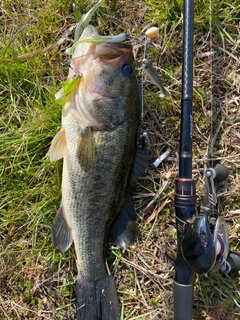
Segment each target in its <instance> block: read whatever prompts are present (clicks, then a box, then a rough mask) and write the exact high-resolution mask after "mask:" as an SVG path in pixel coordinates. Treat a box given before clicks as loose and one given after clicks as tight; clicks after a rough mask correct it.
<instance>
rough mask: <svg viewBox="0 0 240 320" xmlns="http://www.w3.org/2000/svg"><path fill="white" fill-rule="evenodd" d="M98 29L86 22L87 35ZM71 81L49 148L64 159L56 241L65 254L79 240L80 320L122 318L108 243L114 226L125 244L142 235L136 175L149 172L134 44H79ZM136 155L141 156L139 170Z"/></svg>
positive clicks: (54, 232)
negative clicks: (141, 141) (140, 144)
mask: <svg viewBox="0 0 240 320" xmlns="http://www.w3.org/2000/svg"><path fill="white" fill-rule="evenodd" d="M95 34H97V32H96V30H95V28H94V27H93V26H91V25H88V26H87V27H86V28H85V29H84V31H83V34H82V36H81V39H84V38H89V37H91V36H93V35H95ZM68 84H69V88H71V89H69V90H68V91H67V96H66V97H65V100H64V99H63V101H64V105H63V112H62V128H61V130H60V132H59V133H58V134H57V135H56V136H55V138H54V139H53V141H52V144H51V147H50V150H49V154H50V159H51V161H55V160H58V159H60V158H63V159H64V160H63V174H62V202H61V205H60V208H59V210H58V212H57V214H56V217H55V220H54V223H53V226H52V241H53V244H54V245H55V247H56V248H58V249H60V250H61V251H62V252H65V251H66V250H67V249H68V248H69V247H70V245H71V244H72V242H74V246H75V251H76V256H77V269H78V279H77V286H76V300H77V302H76V304H77V319H83V320H98V319H99V320H100V319H101V320H117V319H119V303H118V297H117V291H116V287H115V283H114V280H113V277H112V276H111V275H109V274H108V271H107V268H106V264H105V263H106V262H105V260H106V244H107V240H108V236H109V232H110V230H111V229H112V234H113V238H114V240H116V242H117V244H118V245H120V246H122V247H126V246H127V245H129V244H131V243H132V242H133V241H134V240H135V238H136V234H137V227H136V225H135V222H134V208H133V202H132V198H131V195H130V180H131V176H132V175H133V178H132V180H134V179H135V178H136V175H141V174H142V173H143V170H142V159H145V158H146V157H145V154H144V152H141V151H140V152H137V135H138V127H139V121H140V114H139V113H140V108H139V99H138V89H137V83H136V78H135V73H134V58H133V54H132V48H131V46H130V45H129V44H119V43H115V44H114V43H109V44H95V43H79V44H78V45H77V46H76V47H75V51H74V53H73V56H72V61H71V66H70V69H69V75H68ZM70 84H71V85H70ZM140 149H141V148H140ZM137 153H138V154H139V158H140V160H139V161H137V162H136V165H135V169H134V170H133V167H134V159H135V157H136V154H137ZM133 171H135V173H132V172H133ZM134 176H135V177H134Z"/></svg>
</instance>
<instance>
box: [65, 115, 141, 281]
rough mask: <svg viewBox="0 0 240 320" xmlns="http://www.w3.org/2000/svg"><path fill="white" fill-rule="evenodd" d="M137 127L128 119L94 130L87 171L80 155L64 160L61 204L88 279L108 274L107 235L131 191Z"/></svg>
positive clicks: (80, 268) (82, 271)
mask: <svg viewBox="0 0 240 320" xmlns="http://www.w3.org/2000/svg"><path fill="white" fill-rule="evenodd" d="M69 127H70V128H71V131H70V130H69V132H71V134H69V140H70V139H71V137H72V136H74V131H73V126H72V123H71V122H69ZM134 129H135V130H136V128H134V125H132V124H131V122H130V119H129V120H127V121H125V122H124V123H123V124H121V125H120V126H118V127H117V128H116V129H115V130H114V131H104V132H100V131H98V132H94V133H93V140H94V143H93V145H94V146H95V152H94V153H95V154H96V157H95V159H94V165H93V166H92V168H91V169H90V170H89V171H88V172H85V171H83V170H79V162H78V159H77V157H75V156H71V155H69V156H67V157H66V159H64V169H63V184H64V188H63V189H62V203H64V211H65V212H68V216H67V221H68V224H69V226H70V228H71V229H72V237H73V239H74V243H75V248H76V254H77V260H78V269H79V270H80V272H81V273H82V276H83V277H84V278H85V279H91V280H92V281H98V280H99V279H101V278H102V277H103V275H102V274H100V272H103V273H104V275H105V276H106V268H105V245H106V240H107V239H106V238H107V237H108V233H109V228H110V225H111V224H112V223H113V222H114V220H115V219H116V218H117V217H118V215H119V214H120V213H121V211H122V209H123V206H124V205H125V203H126V199H127V195H128V192H129V189H128V185H129V178H130V173H131V169H132V164H133V160H134V155H135V152H136V150H135V145H136V141H135V134H134V131H135V130H134ZM76 131H78V128H77V126H76ZM66 132H68V130H66ZM131 140H132V141H131ZM73 143H74V142H73ZM67 144H69V141H68V134H67ZM76 153H77V152H73V154H76ZM65 160H66V161H65ZM79 230H81V233H80V232H79ZM86 239H87V240H86ZM93 250H94V252H93ZM96 263H99V264H101V268H100V267H99V268H97V269H98V273H96V265H95V264H96Z"/></svg>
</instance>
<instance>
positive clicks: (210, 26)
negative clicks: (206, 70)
mask: <svg viewBox="0 0 240 320" xmlns="http://www.w3.org/2000/svg"><path fill="white" fill-rule="evenodd" d="M209 6H210V7H209V31H210V52H211V53H212V52H213V35H212V0H209ZM210 106H211V128H210V157H211V167H212V168H213V147H214V146H213V54H211V55H210Z"/></svg>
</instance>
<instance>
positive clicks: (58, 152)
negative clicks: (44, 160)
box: [48, 128, 67, 162]
mask: <svg viewBox="0 0 240 320" xmlns="http://www.w3.org/2000/svg"><path fill="white" fill-rule="evenodd" d="M66 154H67V143H66V133H65V130H64V129H63V128H62V129H61V130H60V131H59V132H58V133H57V134H56V136H55V137H54V138H53V141H52V143H51V146H50V149H49V151H48V155H49V156H50V161H51V162H53V161H57V160H59V159H61V158H63V157H65V155H66Z"/></svg>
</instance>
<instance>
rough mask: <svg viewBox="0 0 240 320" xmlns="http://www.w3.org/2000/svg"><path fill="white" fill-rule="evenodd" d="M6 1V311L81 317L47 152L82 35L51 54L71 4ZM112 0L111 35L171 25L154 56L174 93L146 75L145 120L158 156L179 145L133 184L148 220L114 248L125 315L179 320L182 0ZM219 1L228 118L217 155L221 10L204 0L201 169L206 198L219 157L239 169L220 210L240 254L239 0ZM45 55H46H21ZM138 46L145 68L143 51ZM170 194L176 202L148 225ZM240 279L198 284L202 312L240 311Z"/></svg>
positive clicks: (1, 49)
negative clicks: (55, 225)
mask: <svg viewBox="0 0 240 320" xmlns="http://www.w3.org/2000/svg"><path fill="white" fill-rule="evenodd" d="M0 3H1V5H0V8H1V11H0V17H1V20H0V30H1V37H0V114H1V116H0V190H1V196H0V318H1V319H4V320H5V319H11V320H15V319H74V313H75V307H74V299H75V295H74V283H75V276H76V265H75V253H74V250H73V248H71V249H70V250H69V251H68V252H66V253H65V254H64V255H62V254H61V253H60V252H58V251H56V250H55V249H54V248H53V246H52V244H51V240H50V230H51V224H52V221H53V218H54V215H55V213H56V211H57V209H58V206H59V203H60V200H61V194H60V186H61V170H62V169H61V161H59V162H56V163H50V161H49V159H48V157H47V156H46V154H47V151H48V148H49V146H50V143H51V140H52V138H53V137H54V135H55V134H56V132H57V131H58V130H59V128H60V126H61V107H60V106H59V105H57V104H56V102H55V98H54V94H55V93H56V92H57V91H58V90H59V89H60V82H61V81H64V80H65V79H66V76H67V64H68V60H67V59H68V57H67V56H66V54H65V49H66V48H67V47H69V46H70V45H71V42H70V41H66V42H65V43H64V44H63V45H62V46H60V47H57V48H56V47H55V48H50V49H49V50H47V51H45V52H43V53H41V50H42V49H43V48H46V47H47V46H49V45H51V44H53V43H54V42H55V41H56V40H58V39H59V38H60V37H61V35H62V34H63V32H64V31H65V30H66V29H67V28H68V27H70V25H71V24H73V23H75V18H74V15H73V12H72V7H71V3H70V2H69V1H67V0H60V1H57V0H48V1H33V0H27V1H22V0H15V1H10V0H4V1H0ZM76 3H77V5H78V7H79V9H80V11H81V12H82V13H85V12H87V10H88V9H89V8H90V7H91V3H89V2H88V1H80V0H79V1H77V2H76ZM106 3H107V5H106V7H105V8H103V9H102V13H101V12H100V13H97V14H96V15H95V16H94V18H93V24H94V25H96V26H98V30H99V32H100V33H101V34H103V35H105V34H110V33H112V34H118V33H120V32H122V31H126V32H131V33H132V34H134V33H135V34H136V35H137V36H138V35H139V34H140V35H141V30H142V29H143V28H144V27H146V26H147V25H149V24H151V23H153V24H154V25H158V26H159V27H160V37H159V39H158V40H157V41H155V42H154V44H151V45H149V48H148V49H147V52H146V54H147V57H149V58H150V59H151V60H152V62H153V64H154V65H155V66H156V67H157V68H158V70H159V71H161V74H162V77H163V79H164V83H165V86H166V88H167V89H168V90H169V92H170V93H171V96H170V98H167V99H161V98H160V97H159V94H158V90H157V89H156V88H155V87H154V86H153V85H151V84H150V83H148V82H147V81H146V79H145V78H144V101H145V107H146V109H145V110H146V111H145V117H144V122H143V125H142V127H143V129H144V130H147V132H148V133H149V136H150V138H151V142H152V150H151V157H152V159H151V160H155V158H156V157H157V156H158V155H159V153H161V152H162V150H163V149H164V148H165V147H166V145H168V146H171V148H172V149H173V152H172V155H171V156H172V158H171V159H170V160H166V161H165V162H164V163H162V164H161V165H160V167H159V168H158V169H153V168H152V167H149V168H148V169H147V173H146V177H145V178H144V179H141V180H140V182H139V184H138V186H137V187H136V188H135V189H134V196H135V206H136V208H137V214H138V216H139V227H140V237H139V239H138V240H137V242H136V244H135V246H134V247H133V248H131V249H130V250H126V251H125V252H124V251H122V250H119V249H116V248H114V249H113V250H112V252H111V253H109V258H108V261H109V262H110V264H111V265H112V266H111V270H112V272H113V273H114V275H115V278H116V282H117V284H118V288H119V296H120V299H121V302H122V306H123V307H122V311H121V317H122V319H142V320H143V319H152V317H156V319H171V318H172V279H173V276H174V271H173V269H172V268H171V266H170V264H169V263H168V262H167V261H166V259H165V257H164V252H165V251H166V250H168V251H169V252H172V253H174V251H175V249H176V239H175V237H176V232H175V228H174V219H175V217H174V206H173V203H172V201H173V187H174V179H175V178H176V176H177V166H176V159H175V157H176V153H177V152H178V146H179V119H180V93H181V62H182V51H181V50H182V43H181V39H182V15H181V13H182V1H173V0H163V1H161V2H159V1H157V0H153V1H138V2H135V1H132V2H129V1H120V0H115V1H106ZM212 8H213V9H212V39H213V50H215V51H216V55H215V56H214V58H213V66H212V68H213V78H212V85H213V89H212V94H213V95H214V100H213V103H212V108H213V111H214V116H213V126H214V128H218V126H219V123H220V122H221V121H222V124H221V127H220V130H219V133H218V136H217V139H216V142H215V146H214V152H215V153H214V154H213V155H209V153H208V150H207V147H208V138H209V137H210V133H211V130H210V127H211V123H212V121H211V116H210V115H211V112H212V110H211V104H210V98H211V92H210V89H209V88H210V85H211V83H210V80H211V74H210V70H211V69H210V63H211V59H210V58H207V57H205V58H200V57H199V54H200V53H205V52H209V51H210V50H211V45H210V36H209V27H210V7H209V2H207V1H202V0H196V1H195V34H194V39H195V45H194V48H195V58H194V63H195V69H194V76H195V77H194V79H195V80H196V84H195V86H194V127H193V132H194V143H193V152H194V163H193V170H194V177H195V178H196V179H197V181H198V182H197V190H198V199H199V201H200V202H202V203H204V197H203V188H204V185H203V179H202V175H203V168H204V165H206V163H208V159H209V157H212V156H213V157H214V159H216V161H218V158H219V157H220V158H221V161H222V163H223V164H225V165H227V166H228V168H229V171H230V175H229V179H228V185H227V187H226V188H225V189H224V191H223V194H222V195H221V197H220V199H219V200H220V208H221V211H222V212H223V214H228V212H229V211H233V213H232V214H229V215H228V217H227V224H228V227H229V233H230V236H231V237H232V238H233V242H232V243H231V245H232V249H236V250H238V251H240V224H239V218H240V215H239V214H237V213H236V212H237V211H236V210H239V208H240V205H239V203H240V188H239V185H240V181H239V173H240V171H239V170H240V169H239V168H240V163H239V156H240V144H239V137H238V135H237V134H236V132H238V133H239V132H240V126H239V123H238V118H239V107H238V103H239V100H238V97H239V94H240V87H239V81H240V80H238V79H240V75H239V61H238V60H237V57H238V56H239V41H238V40H239V19H240V16H239V10H240V4H239V2H238V1H237V0H234V1H230V0H226V1H223V0H222V1H221V0H220V1H217V0H212ZM106 13H107V14H108V15H109V16H110V17H109V16H108V17H106V16H105V15H104V14H106ZM111 17H112V18H111ZM114 18H117V19H114ZM143 41H144V40H142V43H143ZM140 43H141V42H140ZM134 50H135V49H134ZM34 51H40V52H39V54H37V55H35V56H33V57H32V58H28V59H25V60H21V61H20V60H17V57H19V56H21V55H24V54H27V53H31V52H34ZM135 53H136V67H137V70H139V74H141V71H140V62H141V59H142V57H143V47H142V48H140V49H139V50H136V51H135ZM234 99H235V100H234ZM234 101H235V102H234ZM219 150H220V154H217V153H216V152H217V151H219ZM166 179H167V180H169V181H170V186H169V187H168V189H166V190H165V191H164V192H163V193H162V194H161V196H160V198H159V199H158V200H157V201H156V203H155V204H154V205H153V206H152V207H151V208H150V209H149V210H147V211H145V212H143V209H144V208H145V207H146V205H147V204H148V203H149V202H150V201H151V200H152V197H153V195H154V194H155V193H156V192H157V191H158V189H159V187H160V186H161V185H162V183H163V181H165V180H166ZM166 199H168V200H169V201H170V202H169V203H166V205H165V206H164V208H163V209H162V211H161V212H160V213H158V214H156V216H155V218H154V219H153V220H152V222H151V223H150V224H147V225H146V221H147V219H148V218H149V217H150V216H151V215H152V214H154V212H156V211H157V210H158V208H159V207H160V206H161V205H162V204H163V203H164V201H165V200H166ZM239 283H240V278H239V274H233V275H224V276H223V275H222V274H220V273H216V274H212V275H210V276H209V277H208V278H205V277H203V276H199V277H198V278H197V279H196V283H195V295H194V319H204V320H206V319H208V320H209V319H211V320H220V319H221V320H223V319H226V320H232V319H233V320H235V319H238V318H239V316H240V305H239ZM222 301H223V302H222ZM221 302H222V303H221ZM221 314H223V315H222V316H221ZM207 317H208V318H207ZM210 317H211V318H210Z"/></svg>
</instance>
